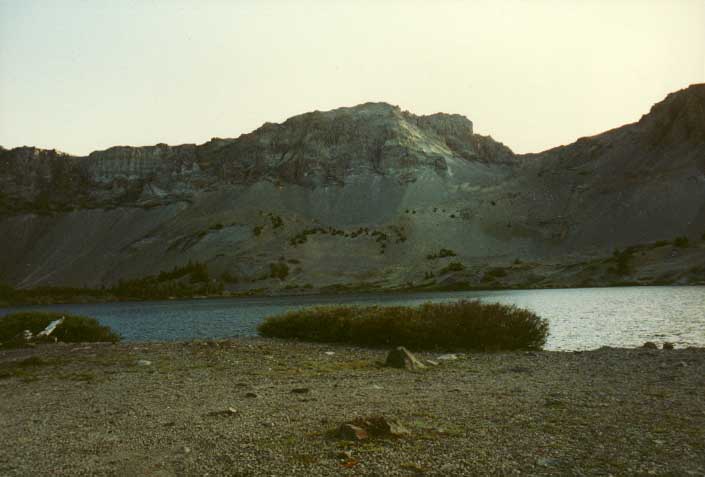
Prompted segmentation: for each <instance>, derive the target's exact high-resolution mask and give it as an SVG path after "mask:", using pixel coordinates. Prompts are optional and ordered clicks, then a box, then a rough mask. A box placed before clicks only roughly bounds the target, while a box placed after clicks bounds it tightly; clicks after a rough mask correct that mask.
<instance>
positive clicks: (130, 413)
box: [0, 339, 705, 476]
mask: <svg viewBox="0 0 705 477" xmlns="http://www.w3.org/2000/svg"><path fill="white" fill-rule="evenodd" d="M418 356H419V357H420V359H422V360H429V359H431V360H434V361H437V362H438V363H439V364H438V365H437V366H433V365H429V366H428V368H426V369H422V370H418V371H407V370H401V369H392V368H385V367H383V366H382V365H381V364H380V362H381V361H383V360H384V357H385V351H384V350H367V349H360V348H351V347H342V346H327V345H316V344H303V343H292V342H283V341H276V340H265V339H234V340H226V341H217V342H215V341H213V342H189V343H147V344H142V343H139V344H138V343H122V344H117V345H95V344H90V345H46V346H39V347H36V348H31V349H25V350H12V351H1V352H0V443H1V445H0V475H3V476H15V475H130V476H134V475H211V476H215V475H238V476H245V475H252V476H255V475H257V476H260V475H273V476H275V475H276V476H279V475H281V476H290V475H306V476H308V475H384V476H387V475H439V476H440V475H443V476H449V475H451V476H452V475H513V474H522V475H704V474H705V398H704V397H703V396H705V349H676V350H672V351H667V350H647V349H600V350H596V351H590V352H582V353H565V352H537V353H526V352H514V353H476V354H466V355H457V356H456V358H457V359H438V358H439V355H438V354H428V353H422V354H419V355H418ZM372 415H381V416H384V417H385V418H387V419H390V420H393V419H397V420H398V421H399V422H400V423H401V424H402V425H403V426H404V427H405V428H406V429H407V430H408V431H409V435H407V436H405V437H399V438H371V439H368V440H364V441H360V442H353V441H346V440H342V439H341V438H340V437H338V436H337V435H336V433H335V430H336V429H337V428H338V427H339V426H340V425H341V424H342V423H344V422H346V421H349V420H351V419H354V418H356V417H365V416H372Z"/></svg>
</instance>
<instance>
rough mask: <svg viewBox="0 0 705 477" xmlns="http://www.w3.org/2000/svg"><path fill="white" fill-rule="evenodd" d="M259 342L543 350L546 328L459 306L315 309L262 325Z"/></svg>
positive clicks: (508, 311)
mask: <svg viewBox="0 0 705 477" xmlns="http://www.w3.org/2000/svg"><path fill="white" fill-rule="evenodd" d="M258 331H259V333H260V334H261V335H263V336H270V337H276V338H295V339H300V340H304V341H315V342H324V343H350V344H355V345H361V346H372V347H381V346H384V347H388V346H406V347H407V348H410V349H416V350H424V349H448V350H483V351H484V350H493V351H494V350H515V349H528V350H532V349H541V348H542V347H543V345H544V344H545V342H546V338H547V337H548V322H547V321H546V320H544V319H543V318H540V317H539V316H537V315H536V314H534V313H532V312H531V311H528V310H525V309H521V308H517V307H514V306H509V305H502V304H499V303H481V302H479V301H465V300H461V301H459V302H456V303H426V304H424V305H421V306H418V307H403V306H394V307H381V306H371V307H355V306H331V307H315V308H309V309H304V310H298V311H292V312H289V313H286V314H283V315H278V316H271V317H268V318H267V319H265V321H263V322H262V323H261V324H260V325H259V327H258Z"/></svg>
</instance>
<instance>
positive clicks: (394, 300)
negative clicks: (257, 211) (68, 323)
mask: <svg viewBox="0 0 705 477" xmlns="http://www.w3.org/2000/svg"><path fill="white" fill-rule="evenodd" d="M461 298H465V299H479V300H482V301H485V302H500V303H506V304H514V305H517V306H520V307H524V308H528V309H530V310H533V311H534V312H535V313H537V314H539V315H540V316H542V317H545V318H546V319H548V322H549V324H550V331H551V334H550V337H549V339H548V342H547V345H546V348H547V349H551V350H583V349H594V348H599V347H600V346H615V347H635V346H640V345H641V344H642V343H644V342H645V341H656V342H662V341H671V342H673V343H675V344H676V346H678V347H685V346H705V287H627V288H576V289H561V290H508V291H490V292H447V293H442V292H432V293H404V294H360V295H343V296H307V297H262V298H219V299H204V300H184V301H150V302H123V303H104V304H85V305H46V306H44V305H43V306H23V307H13V308H0V316H2V315H4V314H6V313H9V312H12V311H19V310H53V311H65V312H67V313H74V314H80V315H86V316H93V317H95V318H97V319H98V321H100V322H101V323H102V324H105V325H108V326H110V327H111V328H113V329H114V330H116V331H117V332H119V333H120V334H121V335H122V336H123V338H124V339H126V340H129V341H148V340H190V339H195V338H199V339H203V338H225V337H232V336H252V335H256V334H257V324H258V323H259V322H260V321H262V319H263V318H264V317H266V316H269V315H274V314H278V313H283V312H286V311H289V310H293V309H297V308H303V307H307V306H313V305H323V304H355V305H374V304H379V305H418V304H421V303H424V302H446V301H454V300H458V299H461Z"/></svg>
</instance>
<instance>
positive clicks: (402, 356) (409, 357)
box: [384, 346, 426, 370]
mask: <svg viewBox="0 0 705 477" xmlns="http://www.w3.org/2000/svg"><path fill="white" fill-rule="evenodd" d="M384 365H385V366H388V367H390V368H403V369H411V370H413V369H423V368H425V367H426V365H424V364H423V363H422V362H421V361H419V360H418V358H416V356H414V355H413V354H411V353H410V352H409V350H408V349H406V348H404V347H403V346H399V347H398V348H395V349H393V350H391V351H390V352H389V354H388V355H387V360H386V361H385V362H384Z"/></svg>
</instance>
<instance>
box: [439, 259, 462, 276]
mask: <svg viewBox="0 0 705 477" xmlns="http://www.w3.org/2000/svg"><path fill="white" fill-rule="evenodd" d="M463 270H465V265H463V264H462V263H460V262H451V263H449V264H448V265H447V266H445V267H443V268H441V271H440V272H438V273H439V274H440V275H443V274H444V273H449V272H461V271H463Z"/></svg>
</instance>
